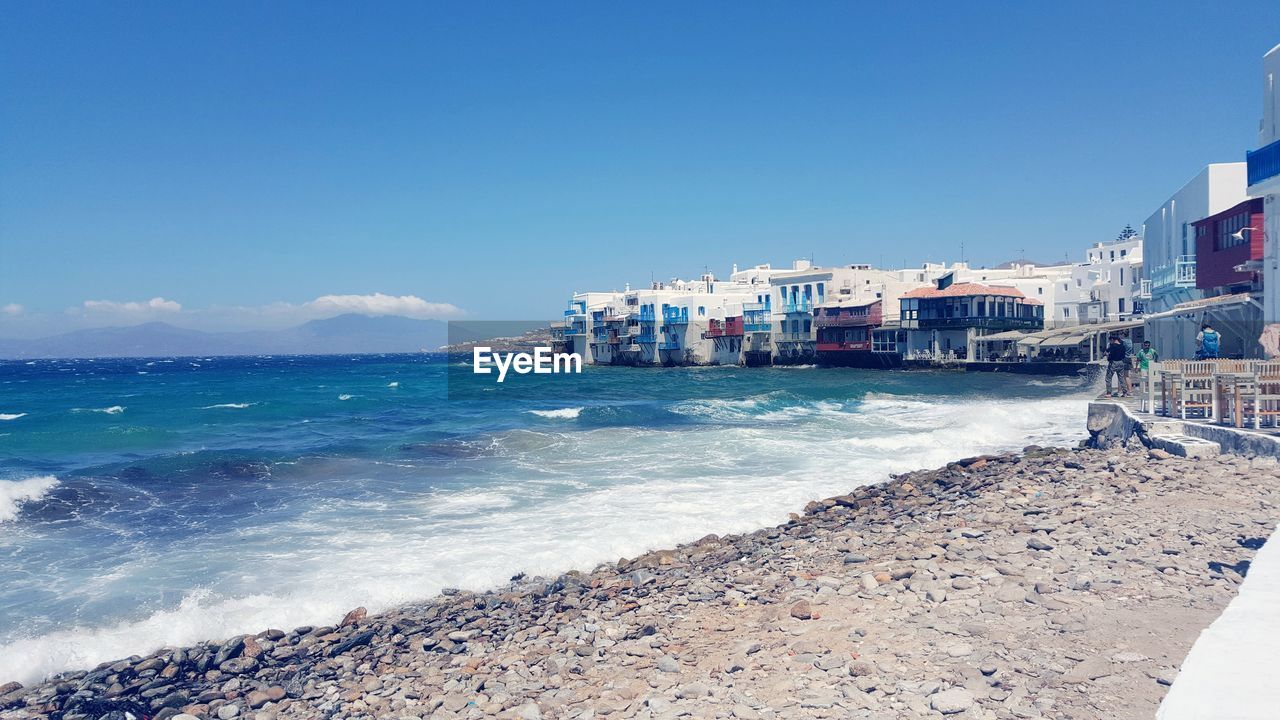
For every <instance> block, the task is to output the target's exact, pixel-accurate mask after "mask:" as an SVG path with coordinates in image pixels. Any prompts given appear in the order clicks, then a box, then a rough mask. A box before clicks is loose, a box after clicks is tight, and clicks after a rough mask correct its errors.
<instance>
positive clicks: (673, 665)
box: [658, 655, 680, 673]
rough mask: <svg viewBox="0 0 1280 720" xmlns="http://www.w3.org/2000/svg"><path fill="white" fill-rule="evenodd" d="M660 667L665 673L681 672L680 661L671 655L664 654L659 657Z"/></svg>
mask: <svg viewBox="0 0 1280 720" xmlns="http://www.w3.org/2000/svg"><path fill="white" fill-rule="evenodd" d="M658 669H659V670H661V671H662V672H664V673H678V672H680V663H679V662H677V661H676V659H675V658H673V657H671V656H670V655H663V656H662V657H660V658H658Z"/></svg>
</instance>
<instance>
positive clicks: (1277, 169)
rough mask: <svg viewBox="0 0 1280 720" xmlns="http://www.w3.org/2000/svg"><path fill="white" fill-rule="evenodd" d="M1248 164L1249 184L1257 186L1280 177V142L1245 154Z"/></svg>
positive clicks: (1277, 141)
mask: <svg viewBox="0 0 1280 720" xmlns="http://www.w3.org/2000/svg"><path fill="white" fill-rule="evenodd" d="M1244 158H1245V162H1246V163H1247V164H1248V175H1249V184H1250V185H1257V184H1258V183H1260V182H1264V181H1266V180H1270V179H1271V178H1273V177H1275V176H1277V175H1280V140H1276V141H1275V142H1273V143H1271V144H1270V145H1264V146H1262V147H1260V148H1258V149H1257V150H1250V151H1248V152H1246V153H1245V154H1244Z"/></svg>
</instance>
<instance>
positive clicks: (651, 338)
mask: <svg viewBox="0 0 1280 720" xmlns="http://www.w3.org/2000/svg"><path fill="white" fill-rule="evenodd" d="M635 342H637V343H639V344H641V345H652V344H654V343H656V342H658V336H657V335H654V334H652V333H641V334H639V335H637V336H636V338H635Z"/></svg>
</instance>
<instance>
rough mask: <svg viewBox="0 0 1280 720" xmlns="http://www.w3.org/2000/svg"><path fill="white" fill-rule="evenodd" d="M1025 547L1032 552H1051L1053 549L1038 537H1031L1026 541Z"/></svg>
mask: <svg viewBox="0 0 1280 720" xmlns="http://www.w3.org/2000/svg"><path fill="white" fill-rule="evenodd" d="M1027 547H1029V548H1031V549H1032V550H1052V549H1053V545H1051V544H1049V543H1047V542H1045V541H1044V540H1042V539H1040V538H1038V537H1033V538H1031V539H1030V540H1028V541H1027Z"/></svg>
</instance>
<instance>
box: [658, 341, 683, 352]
mask: <svg viewBox="0 0 1280 720" xmlns="http://www.w3.org/2000/svg"><path fill="white" fill-rule="evenodd" d="M658 349H659V350H680V349H681V348H680V343H678V342H661V343H658Z"/></svg>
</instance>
